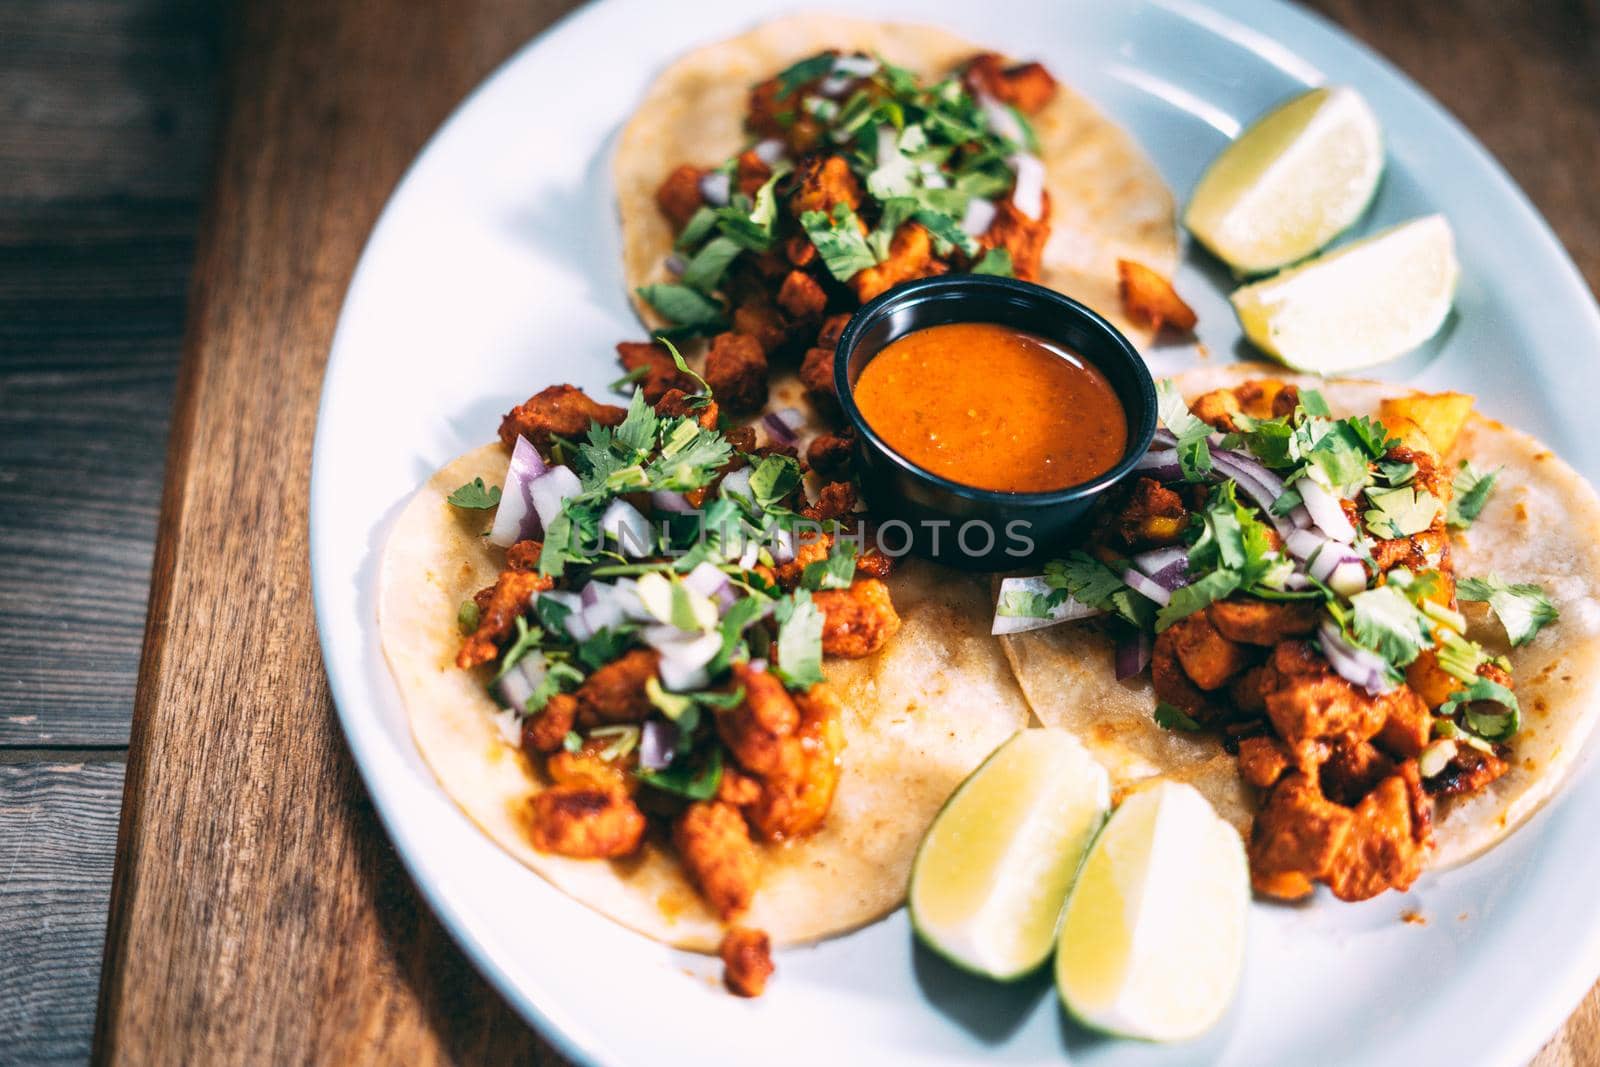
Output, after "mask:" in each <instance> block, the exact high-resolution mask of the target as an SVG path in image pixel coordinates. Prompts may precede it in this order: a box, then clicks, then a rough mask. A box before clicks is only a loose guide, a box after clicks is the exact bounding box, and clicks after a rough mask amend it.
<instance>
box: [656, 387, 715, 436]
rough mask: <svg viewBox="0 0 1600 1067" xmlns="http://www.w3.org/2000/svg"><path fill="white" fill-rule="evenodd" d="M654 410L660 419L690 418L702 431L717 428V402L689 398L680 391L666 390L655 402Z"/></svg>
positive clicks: (702, 398)
mask: <svg viewBox="0 0 1600 1067" xmlns="http://www.w3.org/2000/svg"><path fill="white" fill-rule="evenodd" d="M655 409H656V414H657V415H660V416H661V417H662V418H666V419H671V418H692V419H694V420H695V421H696V422H698V423H699V424H700V425H701V427H703V428H704V429H707V430H715V429H716V428H717V402H716V401H715V400H709V399H706V398H704V397H694V396H690V395H689V394H688V393H685V392H684V391H683V390H682V389H668V390H667V391H666V392H665V393H663V394H662V395H661V399H660V400H657V401H656V403H655Z"/></svg>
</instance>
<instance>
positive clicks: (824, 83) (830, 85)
mask: <svg viewBox="0 0 1600 1067" xmlns="http://www.w3.org/2000/svg"><path fill="white" fill-rule="evenodd" d="M860 80H861V79H860V78H857V77H855V76H854V75H852V74H830V75H828V76H827V77H826V78H823V79H822V80H821V81H819V82H818V83H817V92H818V93H821V94H822V95H823V96H826V97H830V98H833V97H840V96H843V95H844V94H845V92H846V91H847V90H848V89H849V88H850V87H851V86H852V85H854V84H855V83H856V82H858V81H860Z"/></svg>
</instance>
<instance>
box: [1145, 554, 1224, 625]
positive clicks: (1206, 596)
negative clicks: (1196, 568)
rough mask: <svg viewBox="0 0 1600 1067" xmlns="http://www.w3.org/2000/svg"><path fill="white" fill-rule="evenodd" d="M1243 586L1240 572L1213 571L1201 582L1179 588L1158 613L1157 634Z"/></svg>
mask: <svg viewBox="0 0 1600 1067" xmlns="http://www.w3.org/2000/svg"><path fill="white" fill-rule="evenodd" d="M1241 584H1242V582H1241V580H1240V577H1239V572H1238V571H1227V570H1221V571H1212V572H1211V573H1210V574H1208V575H1206V576H1205V577H1204V578H1201V579H1200V580H1199V581H1196V582H1191V583H1189V584H1188V585H1185V586H1182V587H1180V588H1178V589H1177V590H1175V591H1174V592H1173V594H1172V599H1171V600H1170V601H1168V602H1167V606H1166V607H1164V608H1162V609H1161V610H1160V611H1158V612H1156V633H1160V632H1161V631H1163V630H1165V629H1166V628H1167V627H1169V626H1171V625H1172V624H1173V623H1175V622H1178V621H1179V620H1180V619H1186V618H1188V617H1189V616H1190V615H1193V614H1194V613H1195V612H1197V611H1200V610H1201V609H1203V608H1205V607H1207V606H1209V605H1210V604H1212V603H1213V602H1215V601H1218V600H1222V599H1223V598H1224V597H1227V596H1228V595H1229V594H1231V593H1233V592H1235V591H1236V590H1238V589H1239V587H1240V585H1241Z"/></svg>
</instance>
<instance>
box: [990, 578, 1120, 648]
mask: <svg viewBox="0 0 1600 1067" xmlns="http://www.w3.org/2000/svg"><path fill="white" fill-rule="evenodd" d="M1053 591H1054V587H1052V586H1051V585H1050V583H1049V582H1047V581H1045V579H1044V576H1043V575H1035V576H1033V577H1031V578H1007V579H1005V580H1004V581H1002V582H1001V583H1000V596H999V597H998V598H997V599H996V601H995V614H994V623H993V625H992V626H991V627H990V628H989V632H990V633H991V634H996V635H1000V634H1020V633H1023V632H1025V631H1028V630H1038V629H1042V628H1044V627H1046V626H1055V625H1056V624H1058V623H1063V622H1071V621H1073V620H1075V619H1087V618H1089V617H1090V616H1091V615H1099V614H1100V610H1099V609H1098V608H1092V607H1090V606H1089V605H1087V604H1080V603H1078V602H1077V601H1076V600H1074V599H1072V598H1071V597H1068V598H1067V599H1066V600H1064V601H1063V602H1061V603H1060V604H1057V605H1056V606H1055V607H1053V608H1051V609H1050V614H1049V615H1048V616H1046V617H1045V618H1042V619H1040V618H1035V617H1033V616H1030V615H1002V614H1000V610H999V605H1000V603H1001V602H1003V601H1004V600H1005V597H1006V594H1008V593H1040V594H1046V593H1051V592H1053Z"/></svg>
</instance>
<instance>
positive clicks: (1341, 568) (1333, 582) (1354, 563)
mask: <svg viewBox="0 0 1600 1067" xmlns="http://www.w3.org/2000/svg"><path fill="white" fill-rule="evenodd" d="M1327 583H1328V588H1329V589H1332V590H1333V591H1334V592H1335V593H1338V594H1339V595H1340V596H1345V597H1350V596H1355V595H1356V594H1357V593H1359V592H1361V591H1362V590H1363V589H1365V588H1366V587H1367V568H1366V565H1365V564H1363V563H1362V562H1361V561H1360V560H1359V559H1342V560H1340V561H1339V564H1338V566H1336V567H1334V568H1333V571H1332V573H1330V574H1329V575H1328V578H1327Z"/></svg>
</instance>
